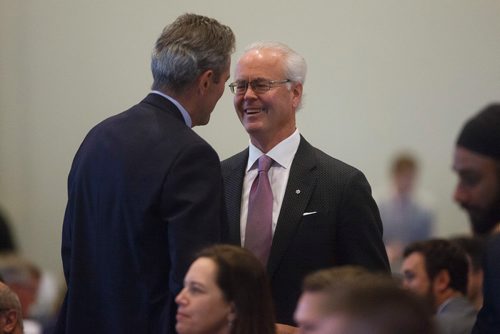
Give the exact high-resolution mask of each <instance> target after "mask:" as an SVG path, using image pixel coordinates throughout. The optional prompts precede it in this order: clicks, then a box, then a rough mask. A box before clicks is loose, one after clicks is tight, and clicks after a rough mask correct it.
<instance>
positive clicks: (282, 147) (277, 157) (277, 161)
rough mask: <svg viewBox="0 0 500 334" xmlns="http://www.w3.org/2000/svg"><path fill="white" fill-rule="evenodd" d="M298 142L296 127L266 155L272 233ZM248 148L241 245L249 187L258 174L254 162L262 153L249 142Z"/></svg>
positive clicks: (241, 218)
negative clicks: (270, 199) (271, 206)
mask: <svg viewBox="0 0 500 334" xmlns="http://www.w3.org/2000/svg"><path fill="white" fill-rule="evenodd" d="M299 143H300V133H299V130H297V129H296V130H295V132H294V133H293V134H292V135H291V136H289V137H288V138H286V139H284V140H283V141H281V142H280V143H279V144H278V145H276V146H275V147H273V148H272V149H271V150H270V151H269V152H267V156H269V157H270V158H272V159H273V163H272V165H271V168H270V169H269V172H268V176H269V182H270V183H271V189H272V191H273V226H272V229H273V235H274V231H275V230H276V224H277V223H278V217H279V213H280V210H281V204H282V203H283V197H284V196H285V189H286V185H287V183H288V176H289V175H290V167H291V166H292V162H293V158H294V157H295V153H297V149H298V148H299ZM248 148H249V154H248V162H247V168H246V172H245V177H244V179H243V190H242V194H241V216H240V236H241V244H242V245H244V244H245V229H246V226H247V216H248V198H249V196H250V188H251V187H252V183H253V181H254V180H255V178H256V177H257V174H258V168H257V163H256V162H257V160H258V159H259V158H260V156H261V155H263V154H264V153H262V151H261V150H259V149H258V148H257V147H255V146H254V145H253V144H252V143H251V142H250V144H249V147H248Z"/></svg>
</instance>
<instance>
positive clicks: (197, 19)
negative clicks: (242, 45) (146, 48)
mask: <svg viewBox="0 0 500 334" xmlns="http://www.w3.org/2000/svg"><path fill="white" fill-rule="evenodd" d="M234 49H235V37H234V34H233V32H232V30H231V28H229V27H228V26H225V25H222V24H220V23H219V22H218V21H216V20H215V19H212V18H209V17H206V16H201V15H196V14H184V15H181V16H179V17H178V18H177V19H176V20H175V21H174V22H173V23H172V24H170V25H167V26H166V27H165V28H164V29H163V32H162V33H161V35H160V37H159V38H158V40H157V41H156V44H155V47H154V50H153V53H152V56H151V71H152V72H153V78H154V82H153V86H152V88H153V89H155V90H165V89H167V90H172V91H174V92H176V93H179V92H181V91H182V90H183V89H184V88H186V87H187V86H188V85H190V84H191V83H193V82H194V81H195V80H196V78H197V77H198V75H200V74H201V73H202V72H203V71H206V70H209V69H211V70H213V71H214V72H215V79H214V80H215V81H217V80H219V76H220V75H221V74H222V73H223V71H224V70H225V69H226V67H227V66H228V64H229V63H230V60H231V54H232V53H233V52H234Z"/></svg>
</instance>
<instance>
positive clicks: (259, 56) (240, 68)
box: [235, 49, 284, 80]
mask: <svg viewBox="0 0 500 334" xmlns="http://www.w3.org/2000/svg"><path fill="white" fill-rule="evenodd" d="M235 77H236V78H237V79H238V77H240V78H244V77H250V78H251V79H252V80H253V79H257V78H264V79H269V78H271V79H282V78H284V57H283V56H282V55H281V54H280V53H279V52H278V51H276V50H273V49H254V50H249V51H247V52H245V53H244V54H243V55H242V56H241V57H240V59H239V60H238V62H237V64H236V68H235Z"/></svg>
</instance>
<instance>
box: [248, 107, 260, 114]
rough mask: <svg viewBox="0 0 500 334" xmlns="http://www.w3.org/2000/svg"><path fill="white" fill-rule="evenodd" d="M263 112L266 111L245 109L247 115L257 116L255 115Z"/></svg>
mask: <svg viewBox="0 0 500 334" xmlns="http://www.w3.org/2000/svg"><path fill="white" fill-rule="evenodd" d="M262 111H264V109H262V108H248V109H245V112H246V113H247V114H255V113H259V112H262Z"/></svg>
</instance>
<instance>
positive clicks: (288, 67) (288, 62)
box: [243, 41, 307, 84]
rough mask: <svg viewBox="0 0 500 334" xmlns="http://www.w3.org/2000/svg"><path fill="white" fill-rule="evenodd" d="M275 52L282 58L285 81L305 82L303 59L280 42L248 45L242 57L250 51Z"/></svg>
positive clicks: (305, 71) (305, 67)
mask: <svg viewBox="0 0 500 334" xmlns="http://www.w3.org/2000/svg"><path fill="white" fill-rule="evenodd" d="M265 49H271V50H276V51H277V52H279V53H280V54H281V55H283V56H284V58H285V59H284V65H285V68H284V71H285V76H286V78H287V79H290V80H291V81H293V82H300V83H301V84H304V83H305V81H306V74H307V64H306V60H305V59H304V57H302V56H301V55H299V54H298V53H297V52H296V51H294V50H293V49H291V48H290V47H289V46H288V45H286V44H284V43H280V42H262V41H260V42H255V43H252V44H250V45H249V46H248V47H247V48H246V49H245V51H244V53H243V55H244V54H245V53H247V52H249V51H252V50H265Z"/></svg>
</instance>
